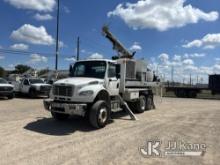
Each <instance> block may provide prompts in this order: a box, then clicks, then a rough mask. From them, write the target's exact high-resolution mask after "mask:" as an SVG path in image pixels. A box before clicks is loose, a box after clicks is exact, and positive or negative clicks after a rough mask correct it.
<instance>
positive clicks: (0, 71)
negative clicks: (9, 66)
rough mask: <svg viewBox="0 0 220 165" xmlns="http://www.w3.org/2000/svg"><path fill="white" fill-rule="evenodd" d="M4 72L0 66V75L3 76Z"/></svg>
mask: <svg viewBox="0 0 220 165" xmlns="http://www.w3.org/2000/svg"><path fill="white" fill-rule="evenodd" d="M5 75H6V72H5V69H4V68H2V67H1V66H0V77H5Z"/></svg>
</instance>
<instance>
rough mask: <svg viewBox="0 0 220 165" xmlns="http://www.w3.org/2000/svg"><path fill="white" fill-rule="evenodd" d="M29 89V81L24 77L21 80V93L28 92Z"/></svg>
mask: <svg viewBox="0 0 220 165" xmlns="http://www.w3.org/2000/svg"><path fill="white" fill-rule="evenodd" d="M29 89H30V82H29V81H28V79H24V80H23V82H22V87H21V92H22V93H28V92H29Z"/></svg>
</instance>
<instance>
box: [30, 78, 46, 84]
mask: <svg viewBox="0 0 220 165" xmlns="http://www.w3.org/2000/svg"><path fill="white" fill-rule="evenodd" d="M29 81H30V83H31V84H43V83H44V81H43V80H41V79H30V80H29Z"/></svg>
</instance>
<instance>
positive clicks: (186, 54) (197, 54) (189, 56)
mask: <svg viewBox="0 0 220 165" xmlns="http://www.w3.org/2000/svg"><path fill="white" fill-rule="evenodd" d="M205 56H206V54H205V53H192V54H188V53H185V54H184V55H183V57H184V58H202V57H205Z"/></svg>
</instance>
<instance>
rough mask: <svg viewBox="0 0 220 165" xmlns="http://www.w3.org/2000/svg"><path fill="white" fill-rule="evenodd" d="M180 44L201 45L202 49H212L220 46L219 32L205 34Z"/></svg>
mask: <svg viewBox="0 0 220 165" xmlns="http://www.w3.org/2000/svg"><path fill="white" fill-rule="evenodd" d="M182 46H183V47H184V48H192V47H197V48H200V47H202V48H204V49H214V48H215V47H217V46H220V33H214V34H207V35H205V36H204V37H203V38H202V39H196V40H193V41H191V42H188V43H187V44H185V45H182Z"/></svg>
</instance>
